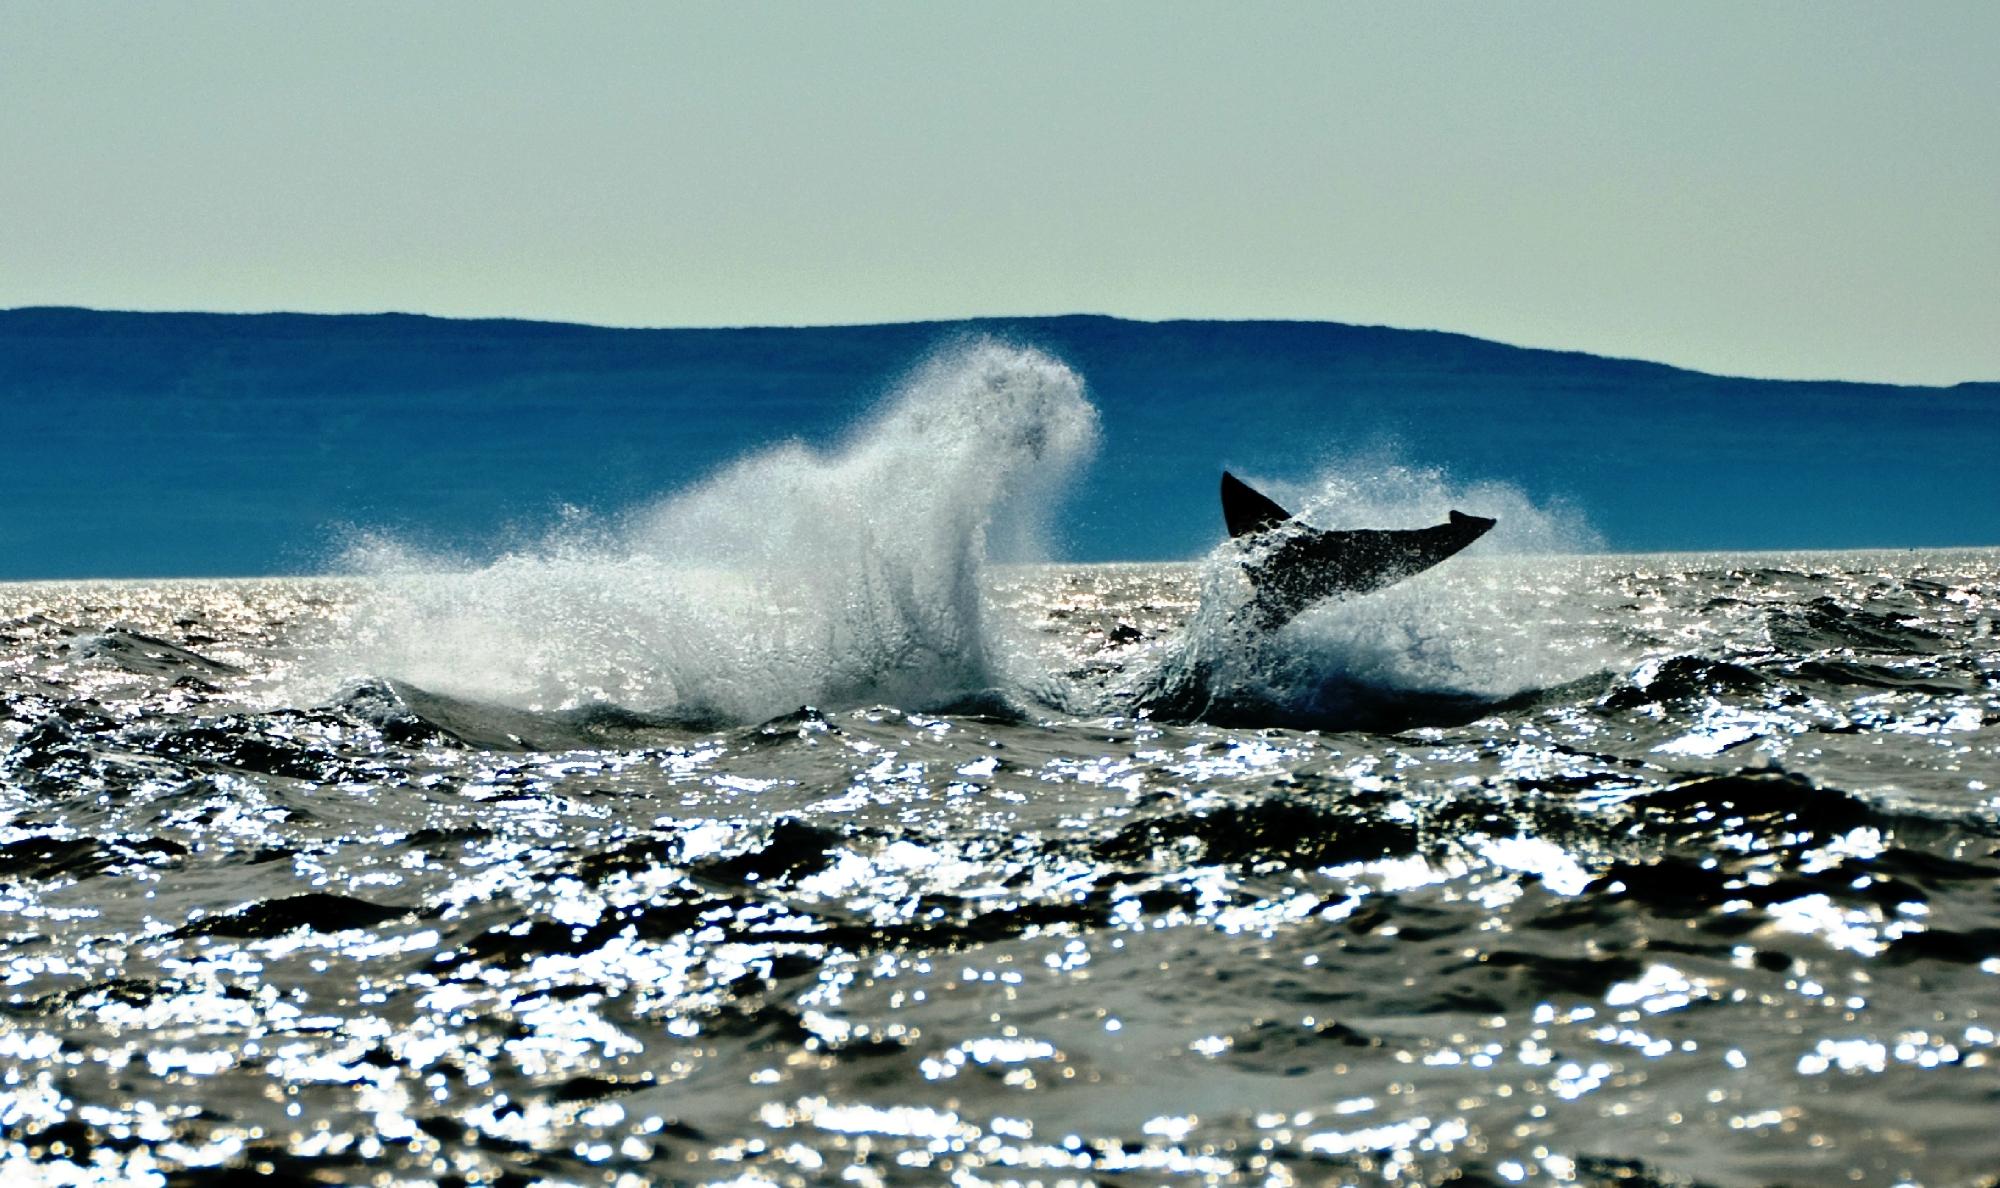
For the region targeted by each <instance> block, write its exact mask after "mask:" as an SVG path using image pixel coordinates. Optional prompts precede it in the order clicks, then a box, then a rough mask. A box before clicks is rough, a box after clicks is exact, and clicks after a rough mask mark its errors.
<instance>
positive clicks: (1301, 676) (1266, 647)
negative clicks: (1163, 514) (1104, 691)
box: [1117, 458, 1608, 730]
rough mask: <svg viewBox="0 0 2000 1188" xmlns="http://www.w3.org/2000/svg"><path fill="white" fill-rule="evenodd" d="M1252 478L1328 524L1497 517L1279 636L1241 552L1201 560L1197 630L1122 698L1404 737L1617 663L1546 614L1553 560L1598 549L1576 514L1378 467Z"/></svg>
mask: <svg viewBox="0 0 2000 1188" xmlns="http://www.w3.org/2000/svg"><path fill="white" fill-rule="evenodd" d="M1249 481H1250V482H1251V484H1252V485H1253V486H1256V487H1257V488H1258V489H1260V490H1265V491H1267V492H1268V493H1270V494H1272V495H1273V496H1274V497H1275V498H1277V499H1278V500H1279V502H1281V503H1283V504H1285V505H1286V506H1287V507H1290V508H1292V509H1294V510H1295V512H1296V514H1298V515H1299V516H1300V517H1301V518H1303V519H1305V520H1306V521H1307V522H1309V523H1311V524H1314V525H1315V526H1318V527H1324V528H1358V527H1371V528H1416V527H1422V526H1425V525H1429V524H1435V523H1439V522H1441V521H1443V520H1444V519H1445V518H1446V516H1447V515H1448V514H1449V512H1450V511H1451V509H1453V508H1457V509H1460V510H1463V511H1468V512H1471V513H1473V514H1475V515H1484V516H1492V517H1495V518H1496V519H1497V520H1498V521H1499V523H1498V524H1497V525H1496V526H1495V528H1494V529H1493V531H1492V532H1490V533H1489V534H1488V535H1487V536H1485V537H1483V538H1481V539H1480V540H1479V541H1478V542H1476V543H1475V544H1473V545H1472V546H1471V547H1470V548H1468V549H1467V550H1466V551H1465V553H1463V554H1461V555H1460V556H1458V557H1455V558H1453V559H1452V560H1450V561H1448V562H1447V563H1445V564H1444V565H1441V566H1438V567H1437V568H1435V569H1431V570H1427V571H1425V572H1424V573H1421V574H1418V575H1417V576H1415V577H1413V578H1410V579H1408V580H1406V581H1403V582H1401V583H1399V584H1397V585H1395V586H1391V587H1389V588H1387V589H1383V590H1378V591H1375V592H1372V593H1369V594H1367V595H1364V596H1359V597H1353V598H1345V599H1335V600H1330V601H1327V602H1323V603H1321V604H1319V605H1317V606H1315V607H1312V608H1309V609H1308V610H1306V611H1305V612H1304V613H1303V614H1301V615H1300V616H1299V617H1298V618H1296V619H1294V620H1293V621H1292V622H1291V623H1289V624H1288V625H1286V626H1285V627H1283V628H1282V629H1280V630H1277V631H1265V630H1262V629H1260V628H1259V627H1258V626H1256V616H1255V615H1253V614H1251V613H1249V611H1250V603H1251V590H1250V587H1249V584H1248V582H1247V580H1246V579H1245V577H1244V575H1243V566H1242V553H1241V551H1240V548H1239V546H1238V545H1236V544H1234V543H1228V542H1225V543H1224V544H1222V545H1220V546H1218V547H1217V548H1216V549H1215V550H1214V551H1213V552H1212V553H1210V554H1209V556H1208V557H1207V558H1206V559H1205V560H1204V561H1203V562H1202V563H1201V578H1200V582H1201V603H1200V606H1199V608H1198V609H1197V611H1196V612H1195V615H1194V617H1193V619H1192V620H1191V621H1190V623H1189V624H1188V628H1187V630H1186V632H1185V634H1184V635H1183V636H1182V637H1181V638H1180V639H1179V640H1178V641H1176V643H1175V644H1174V645H1173V646H1171V647H1169V648H1167V649H1165V650H1164V652H1163V654H1162V657H1161V660H1160V662H1159V663H1158V664H1157V666H1155V667H1153V668H1150V669H1148V670H1146V671H1143V672H1141V673H1139V674H1138V675H1137V676H1136V677H1135V678H1134V680H1133V681H1132V682H1130V683H1129V684H1128V685H1127V686H1126V687H1125V688H1123V689H1121V690H1120V691H1119V692H1118V694H1117V699H1118V700H1119V701H1121V702H1123V703H1125V704H1128V705H1136V706H1140V707H1144V708H1149V709H1151V710H1152V711H1153V713H1154V714H1155V715H1156V716H1160V717H1168V718H1186V717H1199V718H1204V719H1208V720H1214V721H1233V722H1258V723H1260V724H1266V725H1281V724H1282V725H1294V726H1305V727H1323V728H1330V729H1372V730H1384V729H1387V730H1394V729H1401V728H1404V727H1406V726H1409V725H1419V724H1425V723H1427V722H1432V721H1439V722H1442V721H1449V720H1463V719H1465V718H1467V717H1470V716H1476V715H1477V714H1478V713H1479V712H1480V711H1482V710H1483V709H1484V708H1485V707H1488V706H1491V705H1493V704H1494V703H1497V702H1501V701H1505V700H1507V699H1509V698H1513V697H1518V696H1522V695H1526V694H1530V693H1532V692H1533V691H1535V690H1539V689H1544V688H1549V687H1551V686H1554V685H1558V684H1562V683H1564V682H1567V681H1571V680H1575V679H1577V678H1579V677H1583V676H1585V675H1588V674H1590V673H1594V672H1597V671H1599V670H1600V669H1601V668H1603V667H1604V665H1605V664H1606V662H1607V655H1608V652H1607V647H1608V645H1606V644H1605V643H1604V641H1602V640H1601V639H1599V638H1597V637H1596V635H1595V634H1594V633H1593V631H1592V629H1591V628H1590V627H1589V626H1588V625H1585V624H1574V625H1570V624H1560V623H1552V622H1551V621H1550V619H1549V617H1548V615H1547V614H1546V613H1545V611H1546V608H1547V605H1548V603H1549V601H1550V599H1551V597H1552V596H1553V595H1554V594H1555V593H1557V592H1556V591H1553V590H1551V589H1549V588H1548V582H1547V581H1546V580H1545V579H1544V578H1543V576H1542V575H1543V573H1544V570H1545V568H1546V559H1547V558H1549V557H1552V556H1555V555H1560V554H1568V553H1576V552H1582V551H1586V550H1589V549H1592V548H1596V547H1601V544H1602V542H1601V540H1600V539H1599V538H1598V537H1597V535H1596V534H1595V533H1594V532H1593V531H1592V530H1591V529H1590V527H1589V525H1588V523H1587V522H1586V521H1585V520H1584V519H1583V517H1582V516H1581V515H1580V514H1578V513H1577V512H1576V511H1574V510H1573V509H1571V508H1568V507H1566V506H1564V505H1561V504H1552V505H1538V504H1536V503H1535V502H1534V501H1533V500H1531V499H1529V498H1528V497H1527V496H1526V495H1525V494H1523V493H1522V492H1521V491H1519V490H1517V489H1516V488H1513V487H1511V486H1507V485H1505V484H1500V483H1491V482H1487V483H1477V484H1470V485H1459V484H1454V483H1453V482H1452V481H1451V480H1450V478H1449V476H1447V475H1446V474H1445V473H1444V472H1443V471H1441V470H1436V469H1425V468H1418V467H1412V466H1408V465H1404V464H1401V463H1398V462H1395V461H1393V460H1385V459H1381V458H1375V459H1370V460H1365V461H1357V460H1353V459H1343V460H1340V461H1338V462H1336V463H1333V464H1331V467H1330V468H1329V469H1328V470H1327V471H1325V472H1323V473H1322V474H1321V475H1320V476H1319V477H1318V478H1317V480H1316V481H1314V482H1312V483H1310V484H1307V485H1305V486H1303V487H1300V486H1293V485H1287V484H1282V483H1268V484H1267V483H1264V482H1260V481H1258V480H1257V479H1256V478H1254V477H1252V478H1251V479H1249ZM1531 610H1532V611H1533V612H1534V613H1523V612H1528V611H1531Z"/></svg>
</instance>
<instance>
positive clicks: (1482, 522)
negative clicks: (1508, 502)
mask: <svg viewBox="0 0 2000 1188" xmlns="http://www.w3.org/2000/svg"><path fill="white" fill-rule="evenodd" d="M1497 522H1498V521H1495V520H1493V519H1491V518H1489V517H1487V516H1468V515H1466V514H1465V513H1464V512H1462V511H1459V510H1458V509H1457V508H1453V509H1452V510H1451V523H1452V526H1453V527H1455V528H1471V527H1474V526H1475V525H1476V526H1477V527H1478V529H1479V531H1481V532H1485V531H1486V530H1487V529H1489V528H1491V527H1493V525H1494V524H1495V523H1497Z"/></svg>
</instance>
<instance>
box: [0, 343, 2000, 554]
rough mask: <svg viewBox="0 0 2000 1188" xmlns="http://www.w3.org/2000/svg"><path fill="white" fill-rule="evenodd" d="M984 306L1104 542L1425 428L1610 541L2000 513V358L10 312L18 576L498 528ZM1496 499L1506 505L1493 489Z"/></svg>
mask: <svg viewBox="0 0 2000 1188" xmlns="http://www.w3.org/2000/svg"><path fill="white" fill-rule="evenodd" d="M968 331H974V332H985V333H992V334H999V335H1002V336H1005V337H1008V338H1011V339H1015V340H1018V341H1023V342H1027V343H1031V344H1034V345H1038V346H1041V347H1044V348H1046V349H1048V350H1050V351H1051V352H1053V353H1055V354H1056V355H1058V356H1060V357H1062V358H1063V359H1065V360H1066V361H1068V362H1069V363H1071V364H1072V365H1073V366H1075V367H1076V368H1077V369H1078V370H1079V371H1080V372H1081V373H1082V374H1083V375H1084V377H1085V378H1086V380H1087V381H1088V383H1089V384H1090V388H1091V394H1092V398H1093V399H1094V400H1095V401H1096V403H1097V404H1098V406H1099V408H1100V409H1101V411H1102V413H1103V418H1104V443H1105V444H1104V450H1103V452H1102V454H1101V455H1100V456H1099V458H1098V460H1097V462H1096V463H1095V465H1094V466H1093V467H1092V469H1091V471H1090V473H1089V474H1088V475H1087V476H1086V478H1085V480H1084V482H1083V483H1082V484H1081V485H1080V486H1079V488H1078V489H1077V490H1076V492H1075V494H1074V496H1073V498H1072V499H1071V501H1070V502H1069V504H1068V515H1067V517H1066V519H1065V525H1066V538H1065V540H1064V545H1065V551H1066V553H1067V554H1068V555H1069V556H1071V557H1074V558H1078V559H1090V560H1101V559H1128V558H1172V557H1188V556H1192V555H1195V554H1198V553H1200V552H1201V551H1203V550H1204V549H1206V548H1207V547H1208V546H1209V545H1211V544H1212V543H1213V542H1214V541H1216V540H1217V539H1219V538H1220V536H1221V531H1222V527H1221V519H1220V516H1219V513H1218V511H1217V506H1216V495H1215V490H1216V478H1217V475H1218V473H1219V472H1220V470H1221V469H1222V467H1223V466H1224V465H1228V466H1231V467H1234V468H1236V469H1238V470H1239V471H1247V472H1249V473H1252V474H1259V475H1265V476H1279V477H1284V476H1290V477H1294V478H1300V479H1303V478H1306V477H1308V476H1310V474H1311V473H1312V472H1313V471H1314V469H1315V468H1316V466H1317V465H1318V464H1319V463H1320V462H1322V461H1323V459H1324V458H1325V457H1326V456H1327V455H1328V454H1329V453H1330V452H1339V451H1346V450H1352V449H1355V448H1357V447H1365V446H1368V445H1371V444H1377V443H1383V442H1394V443H1397V445H1398V447H1399V449H1400V452H1401V455H1402V456H1403V457H1404V458H1406V459H1408V460H1409V461H1411V462H1414V463H1419V464H1424V465H1437V466H1442V467H1444V468H1445V469H1446V470H1447V471H1448V472H1449V473H1450V474H1451V475H1452V476H1453V477H1454V478H1455V479H1458V480H1463V481H1471V480H1480V479H1496V480H1502V481H1505V482H1510V483H1513V484H1515V485H1516V486H1518V487H1520V488H1521V489H1522V490H1523V491H1525V492H1526V493H1527V494H1529V495H1530V496H1531V497H1534V498H1537V499H1546V498H1551V497H1562V498H1566V499H1567V500H1568V501H1569V502H1571V503H1572V504H1573V505H1574V506H1576V507H1577V508H1579V509H1580V510H1581V511H1583V512H1584V514H1585V515H1587V517H1588V518H1589V519H1590V521H1591V523H1592V524H1593V525H1594V526H1595V527H1596V528H1597V529H1598V530H1599V531H1600V532H1601V533H1602V534H1603V536H1604V538H1605V540H1606V541H1607V542H1608V543H1609V545H1610V546H1611V547H1613V548H1617V549H1632V550H1665V549H1709V548H1717V549H1722V548H1732V549H1733V548H1791V547H1799V548H1819V547H1826V548H1831V547H1859V546H1905V545H1907V546H1938V545H1960V544H1993V543H2000V464H1996V463H1995V459H1996V458H2000V384H1993V383H1984V384H1961V385H1958V386H1956V387H1952V388H1911V387H1897V386H1893V385H1882V384H1854V383H1839V382H1798V381H1772V380H1748V379H1729V378H1722V377H1716V376H1710V375H1703V374H1700V373H1696V372H1691V371H1684V370H1679V369H1676V368H1672V367H1666V366H1662V365H1658V364H1652V363H1643V362H1635V361H1630V360H1620V359H1606V358H1599V357H1596V356H1591V355H1584V354H1574V353H1565V352H1556V351H1543V350H1528V349H1522V348H1517V347H1510V346H1504V345H1501V344H1498V343H1492V342H1485V341H1481V340H1479V339H1474V338H1468V337H1465V336H1462V335H1455V334H1445V333H1436V332H1428V331H1409V330H1391V329H1384V328H1379V327H1360V326H1347V325H1337V324H1328V323H1312V322H1161V323H1149V322H1129V321H1121V320H1118V319H1113V318H1104V317H1056V318H999V319H979V320H975V321H969V322H936V323H917V324H907V325H884V326H851V327H830V328H798V329H734V330H621V329H608V328H601V327H592V326H576V325H565V324H558V323H544V322H523V321H461V320H449V319H440V318H429V317H418V316H410V315H400V314H384V315H366V316H321V315H302V314H259V315H226V314H147V313H108V312H95V311H89V310H79V309H19V310H11V311H0V577H8V578H31V577H76V576H121V575H134V576H136V575H168V574H184V575H203V574H256V573H276V572H300V571H310V570H313V569H316V568H319V567H321V566H322V565H324V564H325V560H326V557H327V556H328V554H329V552H330V551H331V549H332V548H333V542H334V540H335V539H336V536H337V533H338V531H339V529H340V527H341V526H342V525H358V526H364V527H382V528H388V529H392V530H395V531H397V532H399V533H403V534H407V535H414V536H416V537H417V538H419V539H421V540H424V541H426V542H429V543H433V544H455V545H460V546H465V547H478V546H481V545H491V544H494V543H496V542H498V541H499V540H501V539H502V538H503V537H504V535H505V533H506V532H507V530H508V529H509V528H510V526H511V527H513V528H516V529H519V528H522V527H525V526H532V525H535V524H538V523H546V522H547V521H548V520H549V519H550V518H551V517H552V515H553V514H554V510H555V509H556V508H557V507H558V506H559V505H563V504H569V505H576V506H580V507H585V508H590V509H596V510H613V509H616V508H618V507H622V506H628V505H631V504H635V503H638V502H641V501H643V500H645V499H647V498H648V497H651V496H654V495H657V494H660V493H663V492H666V491H669V490H672V489H673V488H675V487H678V486H680V485H682V484H684V483H686V482H688V481H690V480H692V479H695V478H698V477H700V476H701V475H703V474H704V473H707V472H708V471H710V470H712V469H714V468H715V467H717V466H718V465H720V464H722V463H724V462H727V461H729V460H730V459H732V458H734V457H736V456H737V455H739V454H741V453H742V452H744V451H745V450H748V449H752V448H755V447H757V446H760V445H763V444H767V443H770V442H773V441H777V440H780V439H783V438H786V437H799V438H803V439H805V440H807V441H812V442H830V441H831V440H833V439H834V438H835V437H837V436H838V434H839V433H840V431H841V430H842V429H843V428H844V427H846V426H847V425H848V424H850V423H851V422H852V421H853V419H854V417H855V416H856V415H857V414H858V413H859V412H861V411H862V410H864V409H866V408H867V407H868V406H869V405H870V404H871V403H872V402H873V401H874V400H875V399H876V398H877V397H879V396H880V395H881V393H882V392H883V390H884V389H885V388H886V387H887V386H889V385H890V384H892V383H893V382H894V381H895V380H896V379H897V378H898V377H899V376H900V375H902V374H903V373H904V372H905V371H907V370H908V369H909V368H910V367H911V366H912V365H913V364H914V363H916V362H918V361H919V360H920V359H921V358H922V357H923V356H924V355H925V354H926V353H927V352H928V351H930V350H931V349H932V348H934V347H935V346H937V345H938V344H940V343H941V342H944V341H946V340H948V339H950V338H951V337H952V336H955V335H959V334H963V333H965V332H968ZM1469 510H1478V509H1469Z"/></svg>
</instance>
